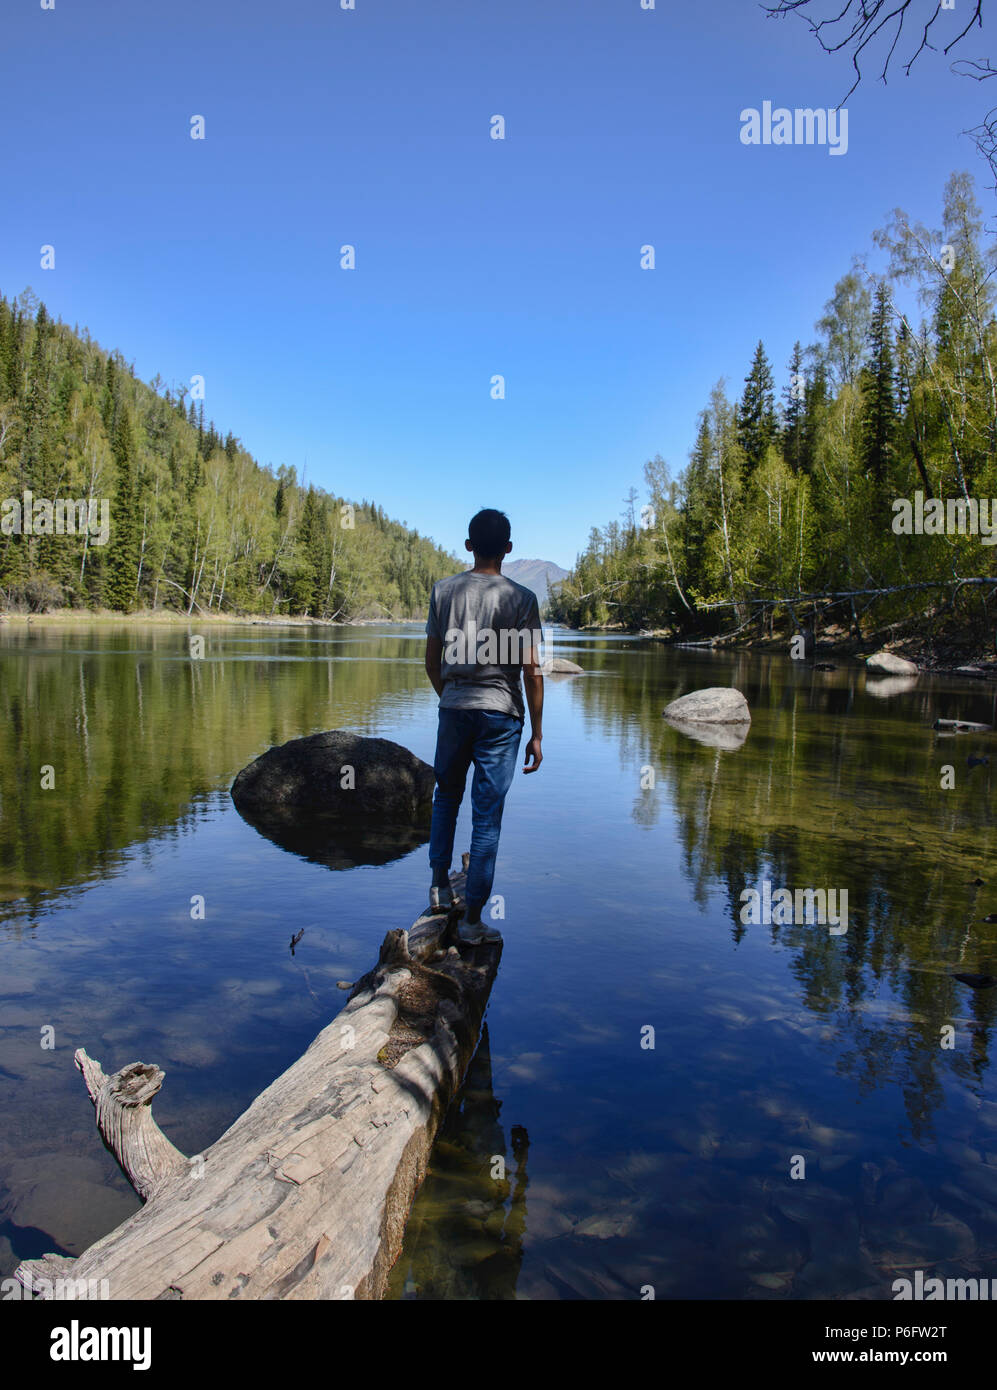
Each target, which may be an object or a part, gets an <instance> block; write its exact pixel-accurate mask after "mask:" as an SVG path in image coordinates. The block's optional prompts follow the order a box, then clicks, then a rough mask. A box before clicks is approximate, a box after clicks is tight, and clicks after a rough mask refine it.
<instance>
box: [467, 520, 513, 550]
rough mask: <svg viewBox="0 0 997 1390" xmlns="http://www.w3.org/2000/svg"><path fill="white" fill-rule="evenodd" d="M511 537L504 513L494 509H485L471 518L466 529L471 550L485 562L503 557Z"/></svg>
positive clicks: (510, 527)
mask: <svg viewBox="0 0 997 1390" xmlns="http://www.w3.org/2000/svg"><path fill="white" fill-rule="evenodd" d="M511 535H512V526H511V525H510V524H509V518H508V517H507V516H506V514H505V512H497V511H496V510H495V508H494V507H485V508H484V510H483V511H480V512H478V513H477V514H476V515H475V516H472V517H471V521H470V524H469V525H468V528H467V539H468V540H469V541H470V542H471V549H472V550H473V551H474V553H475V555H481V556H483V557H484V558H485V559H486V560H492V559H494V558H495V557H496V556H502V555H504V554H505V548H506V546H507V545H508V544H509V537H510V536H511Z"/></svg>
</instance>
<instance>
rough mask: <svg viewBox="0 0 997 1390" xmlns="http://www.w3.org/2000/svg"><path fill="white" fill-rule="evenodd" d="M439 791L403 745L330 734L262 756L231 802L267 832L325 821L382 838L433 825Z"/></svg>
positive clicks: (419, 761) (243, 773) (242, 776)
mask: <svg viewBox="0 0 997 1390" xmlns="http://www.w3.org/2000/svg"><path fill="white" fill-rule="evenodd" d="M350 768H352V774H350V772H349V769H350ZM344 783H345V785H344ZM433 786H434V777H433V769H432V768H431V767H430V766H429V764H428V763H424V762H423V761H422V759H421V758H417V757H416V756H415V754H414V753H410V752H409V750H408V749H407V748H403V747H402V746H401V744H399V743H392V742H391V741H390V739H386V738H362V737H361V736H360V735H359V734H348V733H344V732H343V731H342V730H340V729H331V730H329V731H328V732H326V733H322V734H311V735H310V736H309V737H308V738H293V739H291V740H290V742H289V743H282V744H281V745H280V746H279V747H276V748H271V749H269V750H268V751H267V752H266V753H264V754H262V756H261V757H259V758H257V759H256V760H255V762H252V763H250V764H249V766H248V767H244V768H243V769H242V771H241V772H240V773H239V775H238V777H236V779H235V781H234V783H233V784H232V800H233V801H234V802H235V805H236V809H237V810H238V811H239V812H240V814H242V815H244V816H245V817H246V819H247V820H251V821H253V822H254V823H255V822H257V821H262V822H265V823H266V824H267V825H268V826H281V825H283V826H287V827H288V828H291V827H294V826H301V825H304V824H306V823H307V821H308V819H309V818H310V817H313V816H319V817H321V818H322V819H323V820H324V821H326V822H329V821H334V822H338V823H340V824H342V825H345V826H347V827H351V828H354V829H355V828H357V827H359V826H364V825H366V826H371V827H377V829H378V830H380V831H382V832H383V831H385V830H387V829H389V828H394V827H397V828H398V829H403V828H408V827H410V826H412V825H414V824H417V823H420V822H422V821H424V820H427V819H428V817H429V816H430V814H431V809H432V800H433Z"/></svg>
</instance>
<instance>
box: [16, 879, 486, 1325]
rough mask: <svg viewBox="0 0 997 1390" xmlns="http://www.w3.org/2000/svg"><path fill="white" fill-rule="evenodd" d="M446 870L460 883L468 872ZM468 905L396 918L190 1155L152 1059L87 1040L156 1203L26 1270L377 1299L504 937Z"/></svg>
mask: <svg viewBox="0 0 997 1390" xmlns="http://www.w3.org/2000/svg"><path fill="white" fill-rule="evenodd" d="M465 868H466V856H465ZM452 882H453V886H454V889H455V892H457V893H460V892H462V890H463V887H464V875H463V874H460V875H457V876H455V877H454V878H453V880H452ZM457 916H458V914H457V912H452V913H450V914H449V915H447V916H442V915H437V916H435V917H430V916H427V915H423V916H421V917H419V919H418V920H417V921H416V922H415V923H414V925H413V926H412V927H411V928H410V929H409V931H408V932H405V931H392V932H389V933H388V935H387V936H386V937H385V939H384V943H383V945H382V947H381V952H380V958H379V960H378V963H377V965H376V966H375V967H374V968H373V970H371V971H370V972H369V973H368V974H367V975H365V976H364V977H363V978H362V979H361V980H358V981H357V982H356V984H355V985H354V987H353V990H352V993H351V994H350V998H349V1001H348V1002H347V1004H346V1006H345V1007H344V1008H343V1010H342V1011H341V1012H340V1013H339V1015H338V1016H337V1017H336V1018H335V1019H334V1020H333V1021H332V1023H330V1024H329V1025H328V1026H327V1027H326V1028H324V1029H323V1030H322V1032H321V1033H319V1035H318V1037H317V1038H316V1039H315V1041H314V1042H313V1043H312V1044H311V1046H310V1047H309V1048H308V1050H307V1051H306V1052H305V1053H304V1055H303V1056H302V1057H300V1058H299V1059H298V1060H297V1061H296V1062H295V1063H294V1064H293V1066H291V1067H290V1068H289V1069H288V1070H287V1071H286V1072H284V1074H283V1075H282V1076H279V1077H278V1078H277V1080H276V1081H274V1082H273V1083H272V1085H270V1086H268V1087H267V1089H266V1090H265V1091H263V1093H262V1094H261V1095H259V1096H257V1098H256V1100H254V1101H253V1103H252V1105H250V1107H249V1109H248V1110H246V1111H245V1113H244V1114H243V1115H241V1116H240V1117H239V1119H237V1120H236V1121H235V1123H234V1124H233V1125H232V1126H231V1128H229V1129H228V1130H226V1132H225V1133H224V1134H223V1135H222V1136H221V1138H220V1139H218V1140H216V1142H215V1143H214V1144H212V1145H211V1147H210V1148H208V1149H206V1150H205V1152H204V1153H203V1154H202V1155H199V1156H198V1157H196V1158H192V1159H188V1158H186V1157H185V1156H184V1155H183V1154H181V1153H180V1151H179V1150H178V1149H177V1148H175V1147H174V1145H173V1144H171V1143H170V1141H169V1140H168V1139H167V1138H166V1136H165V1135H164V1134H163V1133H162V1131H161V1130H160V1128H159V1126H158V1125H157V1124H156V1122H155V1120H154V1119H153V1116H152V1111H151V1109H150V1102H151V1100H152V1098H153V1096H154V1095H155V1094H156V1093H157V1092H158V1090H159V1088H160V1086H161V1084H162V1081H163V1073H162V1072H161V1071H160V1070H159V1068H158V1067H152V1066H147V1065H145V1064H144V1063H140V1062H134V1063H132V1064H131V1065H130V1066H127V1067H124V1068H123V1069H122V1070H121V1071H119V1072H117V1073H116V1074H115V1075H113V1076H106V1075H105V1074H104V1072H103V1070H102V1069H101V1067H100V1064H99V1063H98V1062H95V1061H94V1060H93V1059H92V1058H90V1057H88V1056H87V1054H86V1053H85V1052H84V1051H83V1050H82V1049H80V1050H79V1051H78V1052H77V1054H76V1063H77V1066H79V1068H80V1070H81V1071H82V1072H83V1076H84V1079H85V1081H86V1084H87V1089H88V1091H89V1092H90V1096H91V1099H92V1100H93V1102H94V1105H95V1108H96V1112H97V1123H98V1126H99V1127H100V1132H101V1134H102V1135H103V1136H104V1139H105V1141H106V1142H107V1144H108V1146H109V1147H110V1148H111V1149H112V1151H113V1152H114V1154H115V1156H116V1157H117V1158H118V1161H119V1162H120V1164H121V1166H122V1168H123V1169H124V1171H125V1173H126V1175H127V1176H128V1178H129V1180H130V1181H131V1183H132V1185H133V1186H134V1188H135V1190H136V1191H137V1192H138V1194H139V1196H141V1197H142V1198H143V1200H144V1202H145V1205H144V1206H143V1207H142V1209H141V1210H140V1211H138V1212H136V1213H135V1215H134V1216H132V1217H130V1218H129V1219H128V1220H127V1221H125V1222H124V1223H123V1224H122V1225H120V1226H119V1227H118V1228H117V1229H116V1230H114V1231H111V1232H110V1234H109V1235H106V1236H104V1237H103V1238H102V1239H101V1240H98V1241H97V1242H96V1243H95V1244H94V1245H92V1246H90V1248H89V1249H88V1250H86V1251H84V1253H83V1254H82V1255H80V1256H79V1258H78V1259H75V1260H67V1259H65V1258H64V1257H53V1256H48V1255H46V1256H43V1257H42V1258H41V1259H39V1260H25V1261H24V1262H23V1263H22V1264H21V1265H20V1266H19V1268H18V1271H17V1273H18V1277H19V1278H20V1279H21V1282H22V1283H30V1280H31V1279H32V1278H34V1279H51V1278H52V1276H53V1273H54V1272H56V1266H58V1268H57V1272H58V1274H59V1276H60V1277H62V1278H72V1279H74V1280H77V1281H80V1280H94V1281H100V1280H107V1285H106V1287H107V1289H108V1291H109V1294H110V1297H111V1298H112V1299H166V1298H182V1299H230V1298H240V1299H325V1298H360V1299H377V1298H380V1297H382V1295H383V1293H384V1290H385V1287H386V1284H387V1276H388V1271H389V1270H390V1268H391V1266H392V1264H393V1263H394V1261H395V1259H396V1258H397V1256H398V1252H399V1250H400V1248H401V1243H402V1234H403V1232H404V1228H405V1221H406V1218H407V1216H408V1212H409V1208H410V1206H411V1204H412V1199H413V1197H414V1195H415V1192H416V1189H417V1188H418V1186H419V1184H420V1183H421V1181H422V1179H423V1177H424V1176H425V1173H426V1167H427V1161H428V1158H429V1152H430V1148H431V1146H432V1142H433V1137H434V1135H435V1133H436V1130H437V1128H438V1125H439V1122H440V1119H441V1118H442V1116H443V1114H444V1112H445V1111H446V1108H447V1105H448V1104H449V1102H450V1100H451V1098H452V1097H453V1095H454V1092H455V1091H456V1090H457V1088H458V1086H459V1084H460V1081H461V1078H462V1077H463V1074H464V1071H465V1070H466V1068H467V1065H468V1063H469V1062H470V1060H471V1057H472V1055H473V1053H474V1049H475V1046H476V1043H477V1039H478V1034H479V1030H480V1025H481V1019H482V1015H483V1013H484V1009H485V1004H486V1002H487V999H488V995H489V993H490V990H491V986H492V982H493V980H494V978H495V973H496V971H497V969H498V963H499V958H500V956H501V952H502V946H501V943H499V944H496V945H494V946H476V947H471V948H468V947H463V946H462V947H461V948H460V949H459V950H458V948H457V946H456V945H455V944H453V942H452V938H453V936H454V931H455V927H456V923H457ZM77 1287H78V1288H82V1287H83V1286H82V1285H80V1284H77ZM89 1287H90V1288H93V1289H96V1288H97V1287H98V1284H91V1285H90V1286H89Z"/></svg>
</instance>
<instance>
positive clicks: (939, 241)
mask: <svg viewBox="0 0 997 1390" xmlns="http://www.w3.org/2000/svg"><path fill="white" fill-rule="evenodd" d="M874 235H875V242H876V244H877V246H878V247H879V248H880V249H881V250H882V251H884V252H885V253H886V255H887V256H888V258H889V261H888V270H887V273H886V274H885V275H883V276H881V277H876V276H872V275H868V274H866V273H865V272H864V271H863V269H862V268H861V266H860V265H858V264H856V266H855V268H853V270H852V271H850V272H849V273H848V274H846V275H845V276H844V277H843V278H842V279H841V280H839V282H838V283H837V285H836V286H835V287H834V292H833V294H832V296H831V298H830V300H829V301H828V303H827V306H826V309H825V312H824V315H823V317H822V318H821V319H820V320H819V322H818V323H817V324H816V329H817V333H818V335H819V336H818V340H817V341H816V342H814V343H813V344H811V345H810V346H809V347H808V348H806V349H804V348H803V347H802V345H801V343H799V342H798V343H797V344H796V346H795V348H794V350H793V354H792V359H791V361H790V362H789V363H788V364H787V376H786V379H785V385H784V388H783V389H782V390H781V392H780V395H779V398H778V399H777V395H776V384H775V382H774V379H773V373H772V369H771V366H770V364H769V361H768V358H767V355H766V352H765V349H764V346H763V345H762V343H761V342H759V344H758V347H757V349H756V351H755V355H754V360H753V361H752V363H751V366H750V370H749V371H748V374H747V377H746V378H745V383H744V390H743V392H742V394H741V395H740V398H739V399H737V400H735V401H731V400H730V399H729V397H728V395H727V393H726V391H725V389H724V383H723V382H721V383H719V384H718V385H717V386H716V387H715V388H714V390H713V392H712V395H711V396H710V400H709V403H708V405H707V406H706V409H705V410H703V411H702V413H701V414H700V417H699V422H698V432H697V435H696V442H695V446H694V448H693V449H692V452H691V455H690V458H689V463H688V467H687V468H686V469H685V470H684V472H682V474H681V476H680V477H678V478H677V479H675V480H673V479H672V478H671V477H670V476H669V471H668V468H667V465H666V464H665V462H664V461H663V460H662V459H661V458H660V457H657V458H655V459H653V460H652V461H651V462H650V463H648V464H647V465H646V466H645V483H646V486H647V493H648V499H649V500H648V503H647V504H646V505H645V506H644V507H643V508H642V506H641V501H640V498H639V496H638V494H637V492H636V490H635V489H631V493H630V497H629V498H628V499H626V502H627V511H626V513H625V514H624V518H623V521H622V523H621V522H618V521H613V522H610V524H609V525H607V526H605V527H604V528H603V529H602V530H599V529H593V530H592V532H591V534H590V537H589V543H588V547H587V549H586V550H585V552H584V554H582V555H581V556H580V557H579V558H578V561H577V563H576V566H575V568H574V570H573V571H572V573H571V575H570V576H569V578H568V579H567V580H565V581H564V582H563V583H562V585H561V586H560V590H559V594H558V596H557V597H556V598H555V599H554V600H553V607H554V610H555V615H554V616H555V620H560V621H562V622H566V623H569V624H571V625H573V626H584V625H599V624H604V623H619V624H622V625H623V626H625V627H628V628H642V627H668V628H671V629H673V630H675V631H677V632H680V633H693V632H696V633H718V632H723V633H731V632H734V631H741V632H743V633H745V634H746V635H748V634H752V633H754V634H758V633H760V632H762V631H763V630H764V631H765V632H771V631H773V629H774V627H775V625H776V623H777V622H779V621H780V620H787V621H792V620H793V618H794V617H795V618H798V619H801V620H802V618H803V616H804V615H805V616H806V617H807V618H808V619H809V618H810V617H811V616H812V614H813V612H814V609H813V607H811V606H810V603H808V599H810V600H811V601H812V598H813V596H814V595H819V596H821V597H820V598H819V599H818V600H817V604H818V607H819V608H820V609H821V610H822V612H823V613H824V614H825V615H826V616H827V617H828V618H829V619H830V618H832V617H833V618H835V619H837V620H840V621H844V622H846V623H847V624H848V625H849V626H851V627H852V629H853V630H858V631H861V628H862V626H866V625H875V626H881V625H883V624H885V623H897V624H899V628H898V630H902V629H903V628H904V626H905V625H906V626H907V627H908V628H909V627H910V626H911V625H912V624H916V623H919V622H920V623H923V622H925V620H926V618H927V617H929V616H930V617H932V618H940V619H943V620H945V621H956V622H967V623H968V622H973V623H977V624H981V625H983V627H984V628H985V627H987V626H988V625H989V621H990V615H989V610H988V609H987V607H986V603H987V600H988V598H989V597H990V595H992V594H993V592H994V589H995V588H997V582H995V585H993V586H991V585H986V584H983V585H981V584H978V583H977V584H973V583H969V584H961V583H960V582H959V581H961V580H967V579H968V580H973V579H979V578H980V577H982V576H988V575H992V574H993V573H994V560H995V556H997V547H995V546H993V545H991V544H986V543H984V539H983V537H981V535H979V534H977V535H971V534H951V533H941V534H897V532H895V530H894V520H895V518H897V517H899V515H900V514H899V513H898V512H897V511H896V510H895V508H894V505H893V504H894V502H895V501H896V500H897V499H901V498H907V499H914V495H915V493H916V492H917V491H920V492H921V493H923V495H924V497H925V498H931V497H938V498H944V499H963V501H964V502H965V503H966V504H967V511H966V517H967V521H966V530H967V531H968V530H969V528H970V525H971V517H972V511H971V510H970V507H969V502H970V499H974V500H976V501H981V500H982V501H984V505H985V509H986V515H987V517H988V518H989V515H990V507H991V503H990V499H991V498H997V449H995V442H997V385H995V359H997V327H995V322H994V313H993V306H994V284H993V280H992V279H991V276H992V275H993V270H994V266H995V256H994V251H993V248H992V246H990V245H989V244H988V245H987V247H986V249H984V247H983V245H982V225H981V215H980V211H979V208H978V206H977V204H976V201H975V196H974V190H973V185H972V180H971V179H970V176H969V175H968V174H957V175H953V177H952V178H951V179H950V180H949V182H948V185H947V187H946V189H945V197H944V212H943V226H942V229H941V231H940V232H937V231H935V232H933V231H930V230H928V229H927V228H926V227H924V226H922V225H920V224H919V223H916V222H912V221H911V220H910V219H909V218H908V217H907V215H906V214H905V213H903V212H901V211H896V212H895V213H894V214H893V218H892V220H891V222H890V225H889V226H888V227H887V228H886V229H885V230H883V231H879V232H876V233H875V234H874ZM897 284H900V285H903V286H904V287H909V290H910V291H912V292H908V291H907V290H906V289H905V290H904V291H898V292H897V301H900V299H901V298H903V302H904V303H905V304H908V305H909V304H910V303H916V304H917V305H919V306H920V307H919V309H918V310H917V312H916V313H911V312H910V310H909V307H908V309H907V310H906V311H904V310H902V309H901V308H899V307H897V302H895V300H894V286H895V285H897ZM915 292H916V293H915ZM993 506H994V508H997V501H995V502H994V504H993ZM925 529H927V527H926V528H925ZM879 590H887V591H888V592H886V593H885V594H883V593H877V592H873V591H879ZM843 596H844V597H843ZM778 600H788V603H786V602H782V603H780V602H778ZM832 600H833V602H832Z"/></svg>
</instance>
